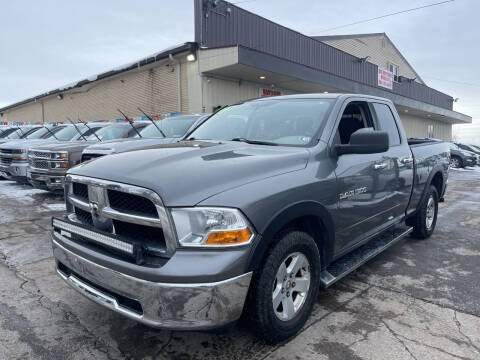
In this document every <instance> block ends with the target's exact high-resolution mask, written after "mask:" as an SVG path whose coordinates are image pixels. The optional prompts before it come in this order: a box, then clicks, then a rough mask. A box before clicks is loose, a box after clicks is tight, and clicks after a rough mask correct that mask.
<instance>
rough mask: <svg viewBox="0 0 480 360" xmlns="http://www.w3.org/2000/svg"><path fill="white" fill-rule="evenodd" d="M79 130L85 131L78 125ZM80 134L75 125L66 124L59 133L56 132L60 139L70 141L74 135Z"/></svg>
mask: <svg viewBox="0 0 480 360" xmlns="http://www.w3.org/2000/svg"><path fill="white" fill-rule="evenodd" d="M77 127H78V130H80V132H83V129H82V128H81V127H80V126H78V125H77ZM76 136H78V131H77V129H75V126H73V125H72V126H65V127H64V128H63V129H61V130H60V131H58V132H57V133H55V137H56V138H57V139H58V140H62V141H68V140H72V139H73V137H76Z"/></svg>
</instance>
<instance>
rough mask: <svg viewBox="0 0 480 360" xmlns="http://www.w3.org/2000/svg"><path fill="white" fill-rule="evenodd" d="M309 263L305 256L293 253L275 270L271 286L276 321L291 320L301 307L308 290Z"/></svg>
mask: <svg viewBox="0 0 480 360" xmlns="http://www.w3.org/2000/svg"><path fill="white" fill-rule="evenodd" d="M310 281H311V276H310V263H309V262H308V259H307V257H306V256H305V255H303V254H302V253H299V252H294V253H292V254H290V255H288V256H287V257H286V258H285V259H284V260H283V261H282V262H281V264H280V266H279V268H278V269H277V275H276V277H275V281H274V284H273V290H272V302H273V310H274V312H275V315H276V316H277V318H278V319H280V320H282V321H288V320H291V319H293V318H294V317H295V316H296V315H297V314H298V312H299V311H300V309H301V308H302V306H303V305H304V303H305V300H306V298H307V295H308V290H309V288H310Z"/></svg>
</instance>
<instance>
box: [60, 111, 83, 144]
mask: <svg viewBox="0 0 480 360" xmlns="http://www.w3.org/2000/svg"><path fill="white" fill-rule="evenodd" d="M65 117H66V118H67V120H68V121H70V123H71V124H72V125H73V127H74V128H75V130H77V132H78V134H79V135H80V136H81V137H82V138H83V140H85V141H87V139H86V138H85V136H84V135H83V134H82V132H81V131H80V129H79V128H78V127H77V125H76V124H75V123H74V122H73V121H72V119H70V118H69V117H68V116H65Z"/></svg>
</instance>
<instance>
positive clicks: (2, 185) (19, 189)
mask: <svg viewBox="0 0 480 360" xmlns="http://www.w3.org/2000/svg"><path fill="white" fill-rule="evenodd" d="M42 193H45V191H44V190H40V189H33V188H32V187H30V186H28V185H20V184H17V183H16V182H15V181H0V196H1V195H3V196H6V197H9V198H15V199H20V200H25V201H29V202H31V201H34V199H33V198H32V195H35V194H42Z"/></svg>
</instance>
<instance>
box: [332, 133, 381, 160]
mask: <svg viewBox="0 0 480 360" xmlns="http://www.w3.org/2000/svg"><path fill="white" fill-rule="evenodd" d="M387 150H388V133H387V132H386V131H372V130H370V129H360V130H357V131H355V132H354V133H353V134H352V135H351V136H350V143H349V144H345V145H337V146H335V151H336V154H337V155H343V154H376V153H381V152H385V151H387Z"/></svg>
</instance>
